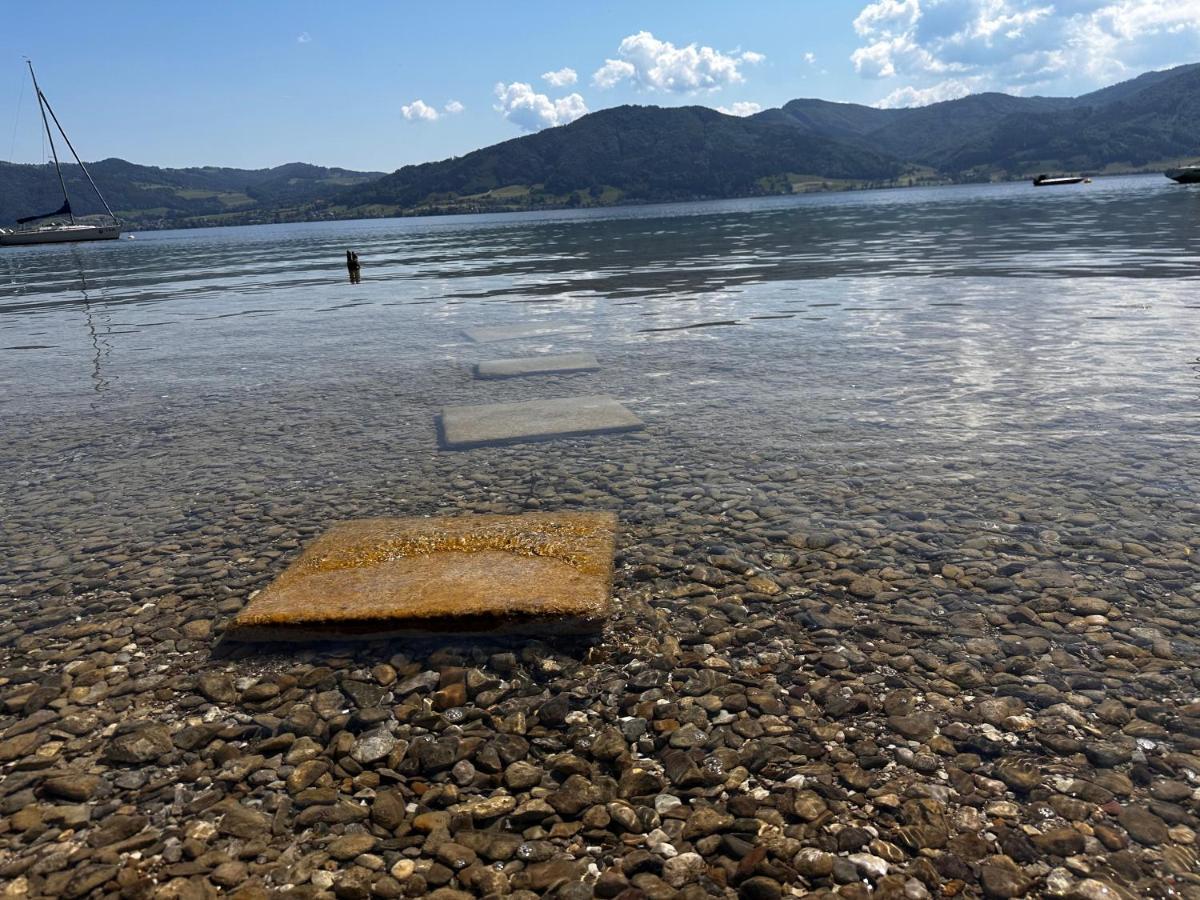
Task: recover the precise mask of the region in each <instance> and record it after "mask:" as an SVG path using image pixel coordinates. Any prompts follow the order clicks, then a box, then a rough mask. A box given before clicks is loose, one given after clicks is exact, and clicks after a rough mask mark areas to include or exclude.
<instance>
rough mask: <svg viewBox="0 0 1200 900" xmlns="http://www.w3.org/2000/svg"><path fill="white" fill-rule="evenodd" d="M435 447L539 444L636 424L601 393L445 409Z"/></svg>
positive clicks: (635, 419)
mask: <svg viewBox="0 0 1200 900" xmlns="http://www.w3.org/2000/svg"><path fill="white" fill-rule="evenodd" d="M440 426H441V427H440V431H441V442H442V446H443V447H445V448H446V449H448V450H461V449H464V448H467V447H484V446H488V445H492V444H507V443H512V442H518V441H543V440H548V439H550V438H558V437H571V436H574V435H582V434H611V433H614V432H620V431H636V430H638V429H639V428H641V427H642V420H641V419H639V418H638V417H637V416H635V415H634V414H633V413H631V412H630V411H629V410H628V409H626V408H625V407H624V406H622V405H621V404H620V403H619V402H618V401H617V400H616V399H614V398H613V397H609V396H608V395H607V394H596V395H594V396H587V397H560V398H557V399H554V400H527V401H524V402H521V403H489V404H486V405H483V406H446V407H443V409H442V415H441V421H440Z"/></svg>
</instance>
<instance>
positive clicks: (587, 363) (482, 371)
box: [475, 353, 600, 378]
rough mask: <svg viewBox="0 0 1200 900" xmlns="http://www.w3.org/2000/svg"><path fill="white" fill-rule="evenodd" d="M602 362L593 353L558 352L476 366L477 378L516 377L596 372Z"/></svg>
mask: <svg viewBox="0 0 1200 900" xmlns="http://www.w3.org/2000/svg"><path fill="white" fill-rule="evenodd" d="M599 368H600V362H599V360H597V359H596V357H595V355H594V354H591V353H556V354H543V355H542V356H526V357H521V358H520V359H492V360H487V361H485V362H481V363H479V364H477V365H476V366H475V377H476V378H515V377H517V376H519V375H549V374H552V373H556V372H595V371H596V370H597V369H599Z"/></svg>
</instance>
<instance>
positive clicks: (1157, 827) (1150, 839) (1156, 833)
mask: <svg viewBox="0 0 1200 900" xmlns="http://www.w3.org/2000/svg"><path fill="white" fill-rule="evenodd" d="M1117 821H1118V822H1119V823H1120V824H1121V827H1122V828H1124V829H1125V830H1126V831H1128V832H1129V836H1130V837H1131V838H1133V839H1134V840H1135V841H1137V842H1138V843H1139V844H1145V845H1146V846H1150V847H1153V846H1155V845H1157V844H1162V843H1165V842H1166V841H1167V840H1168V838H1169V837H1170V835H1169V833H1168V829H1167V826H1166V823H1164V822H1163V820H1162V819H1160V818H1159V817H1158V816H1156V815H1154V813H1152V812H1150V811H1149V810H1148V809H1144V808H1142V807H1140V806H1126V807H1125V808H1124V809H1122V810H1121V812H1120V814H1119V815H1118V816H1117Z"/></svg>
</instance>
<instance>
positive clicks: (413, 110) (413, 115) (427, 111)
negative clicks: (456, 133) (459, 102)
mask: <svg viewBox="0 0 1200 900" xmlns="http://www.w3.org/2000/svg"><path fill="white" fill-rule="evenodd" d="M400 112H401V114H403V116H404V118H406V119H408V120H409V121H410V122H414V121H417V122H432V121H434V120H436V119H438V118H439V117H440V116H441V113H439V112H438V111H437V110H436V109H435V108H434V107H432V106H430V105H429V104H428V103H426V102H425V101H424V100H414V101H413V102H412V103H406V104H404V105H403V106H401V107H400Z"/></svg>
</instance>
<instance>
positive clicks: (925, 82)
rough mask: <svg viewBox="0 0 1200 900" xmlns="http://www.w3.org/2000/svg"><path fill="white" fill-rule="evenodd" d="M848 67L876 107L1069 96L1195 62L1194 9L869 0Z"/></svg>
mask: <svg viewBox="0 0 1200 900" xmlns="http://www.w3.org/2000/svg"><path fill="white" fill-rule="evenodd" d="M854 29H855V31H856V32H857V33H858V35H859V38H860V39H861V45H860V46H859V47H858V48H857V49H856V50H855V51H854V52H853V53H852V54H851V57H850V59H851V61H852V62H853V63H854V67H855V69H856V70H857V71H858V72H859V74H860V75H862V76H864V77H866V78H876V79H893V78H895V79H898V80H901V81H902V82H903V83H902V84H900V85H898V86H896V87H894V88H893V89H892V90H891V92H890V93H889V94H888V95H887V96H886V97H885V98H884V99H883V100H882V101H881V103H880V105H899V104H904V103H908V102H912V103H918V104H919V103H930V102H936V101H937V100H940V99H948V98H950V97H951V96H953V95H955V94H956V93H960V92H962V91H964V90H970V91H980V90H1003V91H1008V92H1010V93H1018V94H1019V93H1034V92H1039V93H1055V92H1057V93H1078V92H1081V91H1086V90H1090V89H1092V88H1095V87H1098V86H1100V85H1102V84H1107V83H1110V82H1113V81H1118V80H1121V79H1124V78H1130V77H1133V76H1134V75H1137V74H1139V73H1141V72H1142V71H1145V70H1146V69H1161V68H1166V67H1169V66H1172V65H1177V64H1179V63H1184V62H1192V61H1194V60H1195V59H1196V58H1197V57H1200V0H1171V2H1165V0H875V2H872V3H868V4H867V5H866V6H864V7H863V8H862V10H861V12H860V13H859V14H858V16H857V17H856V18H855V20H854Z"/></svg>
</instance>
